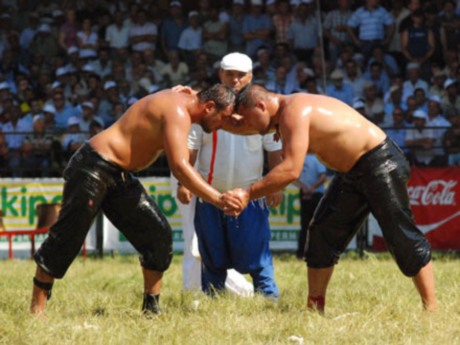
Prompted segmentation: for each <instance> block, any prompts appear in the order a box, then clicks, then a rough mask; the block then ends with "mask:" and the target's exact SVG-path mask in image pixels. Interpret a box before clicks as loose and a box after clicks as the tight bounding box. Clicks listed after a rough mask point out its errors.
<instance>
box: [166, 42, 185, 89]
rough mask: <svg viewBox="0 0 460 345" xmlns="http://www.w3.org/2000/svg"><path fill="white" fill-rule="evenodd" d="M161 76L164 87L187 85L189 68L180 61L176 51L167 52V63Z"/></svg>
mask: <svg viewBox="0 0 460 345" xmlns="http://www.w3.org/2000/svg"><path fill="white" fill-rule="evenodd" d="M161 74H162V76H163V79H164V86H166V87H171V86H174V85H178V84H186V83H187V81H188V79H189V68H188V66H187V64H186V63H185V62H183V61H181V60H180V57H179V52H178V51H177V50H172V51H170V52H168V63H167V64H166V65H165V66H164V67H163V69H162V71H161Z"/></svg>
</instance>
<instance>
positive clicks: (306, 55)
mask: <svg viewBox="0 0 460 345" xmlns="http://www.w3.org/2000/svg"><path fill="white" fill-rule="evenodd" d="M296 14H297V15H296V16H295V18H294V20H293V22H292V24H291V25H290V26H289V29H288V37H289V43H290V46H291V48H292V51H293V52H294V54H295V56H296V57H297V59H298V60H299V61H305V62H310V61H311V57H312V53H313V50H314V49H315V48H316V47H318V46H319V44H318V42H319V29H318V28H319V23H318V20H317V18H316V16H315V13H314V11H313V0H302V1H301V2H300V4H299V6H298V7H297V9H296ZM300 32H301V33H302V34H299V33H300Z"/></svg>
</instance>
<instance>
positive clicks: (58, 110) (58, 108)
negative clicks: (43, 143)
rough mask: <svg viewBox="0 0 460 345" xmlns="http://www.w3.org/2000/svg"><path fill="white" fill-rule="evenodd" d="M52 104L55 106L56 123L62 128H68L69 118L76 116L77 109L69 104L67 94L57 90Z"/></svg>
mask: <svg viewBox="0 0 460 345" xmlns="http://www.w3.org/2000/svg"><path fill="white" fill-rule="evenodd" d="M52 104H53V105H54V108H55V114H54V119H55V121H56V125H57V126H58V127H59V128H61V129H66V128H67V122H68V120H69V118H70V117H72V116H76V110H75V109H74V108H73V107H72V106H70V105H69V104H67V102H66V99H65V95H64V93H62V92H56V93H54V94H53V98H52Z"/></svg>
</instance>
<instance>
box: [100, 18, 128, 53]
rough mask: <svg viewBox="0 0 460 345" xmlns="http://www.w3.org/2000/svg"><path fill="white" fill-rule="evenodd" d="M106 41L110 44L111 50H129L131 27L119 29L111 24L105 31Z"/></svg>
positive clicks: (125, 26)
mask: <svg viewBox="0 0 460 345" xmlns="http://www.w3.org/2000/svg"><path fill="white" fill-rule="evenodd" d="M105 40H106V41H107V42H109V46H110V48H115V49H119V48H127V47H128V46H129V26H127V25H123V26H122V27H121V28H119V27H118V26H117V25H115V24H110V25H109V26H108V27H107V30H106V31H105Z"/></svg>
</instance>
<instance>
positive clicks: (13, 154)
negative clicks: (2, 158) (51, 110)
mask: <svg viewBox="0 0 460 345" xmlns="http://www.w3.org/2000/svg"><path fill="white" fill-rule="evenodd" d="M8 113H9V121H8V122H7V123H5V124H3V126H2V131H3V133H5V140H6V143H7V146H8V167H9V169H10V172H11V175H12V177H20V176H22V167H21V148H22V144H23V142H24V139H25V137H26V134H27V132H31V131H32V127H31V126H30V124H29V123H28V122H27V121H23V120H21V110H20V109H19V107H18V106H16V105H13V106H11V107H10V108H9V109H8Z"/></svg>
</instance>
